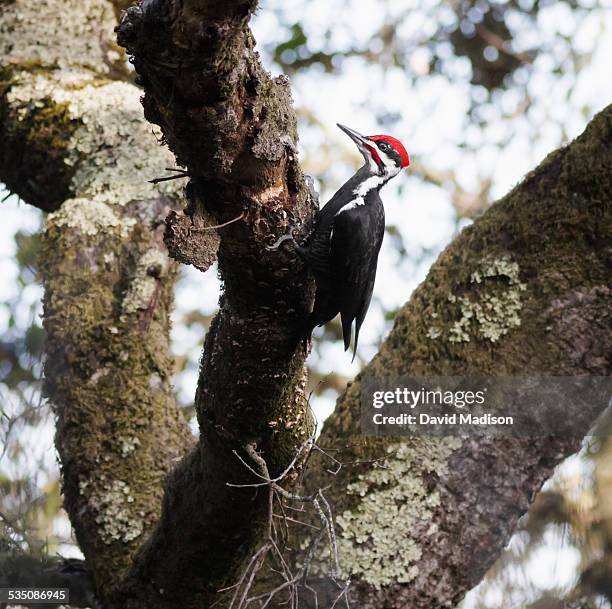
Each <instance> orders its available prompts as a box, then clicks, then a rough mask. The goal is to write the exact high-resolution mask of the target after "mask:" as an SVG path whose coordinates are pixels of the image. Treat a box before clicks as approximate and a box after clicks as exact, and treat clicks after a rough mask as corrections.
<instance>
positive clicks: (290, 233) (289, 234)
mask: <svg viewBox="0 0 612 609" xmlns="http://www.w3.org/2000/svg"><path fill="white" fill-rule="evenodd" d="M296 228H298V226H296V225H295V224H293V223H292V224H290V225H289V231H288V232H287V233H286V234H284V235H283V236H282V237H279V238H278V239H277V240H276V241H275V242H274V243H273V244H272V245H267V246H266V249H267V250H268V251H269V252H274V251H276V250H278V249H279V248H280V246H281V245H282V244H283V243H285V242H286V241H291V242H292V243H293V245H294V246H295V247H296V248H297V247H299V246H298V244H297V242H296V240H295V239H294V237H293V231H294V230H295V229H296Z"/></svg>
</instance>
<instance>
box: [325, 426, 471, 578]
mask: <svg viewBox="0 0 612 609" xmlns="http://www.w3.org/2000/svg"><path fill="white" fill-rule="evenodd" d="M460 446H461V440H460V439H458V438H447V439H445V441H444V442H439V441H438V440H433V441H429V442H423V443H414V444H411V443H410V442H409V441H406V442H401V443H395V444H391V445H389V446H387V448H386V452H387V454H388V457H387V458H386V459H384V460H382V461H380V462H377V463H375V464H374V466H373V467H372V468H371V469H370V470H369V471H367V472H365V473H363V474H360V475H359V476H358V477H357V480H356V481H355V482H351V483H350V484H348V486H347V487H346V492H347V494H348V495H352V496H357V497H359V502H358V503H357V505H356V506H354V507H353V508H352V509H349V510H345V511H344V512H343V513H342V514H341V515H339V516H338V517H337V519H336V522H337V524H338V526H339V543H338V549H339V553H340V566H341V569H342V570H343V576H344V577H353V576H356V577H358V578H360V579H362V580H363V581H365V582H367V583H368V584H371V585H372V586H374V587H375V588H377V589H380V588H381V587H383V586H386V585H389V584H391V583H393V582H397V583H408V582H410V581H411V580H413V579H414V578H415V577H416V575H417V574H418V567H417V566H416V563H417V561H418V560H419V559H420V558H421V556H422V549H421V539H420V536H421V535H423V532H424V531H425V534H432V533H434V532H435V530H436V524H435V523H434V522H433V515H434V511H435V510H434V508H437V507H438V506H439V505H440V496H439V494H438V492H437V491H435V490H434V491H433V492H432V491H431V490H430V489H429V488H428V483H427V482H426V480H425V479H424V478H425V476H436V477H440V476H442V475H443V474H445V473H447V471H448V460H449V457H450V455H451V454H452V453H453V452H454V451H455V450H457V449H458V448H459V447H460ZM421 463H423V464H424V465H423V466H421ZM420 467H423V469H422V470H421V471H419V470H420Z"/></svg>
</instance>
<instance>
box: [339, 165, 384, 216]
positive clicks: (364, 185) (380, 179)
mask: <svg viewBox="0 0 612 609" xmlns="http://www.w3.org/2000/svg"><path fill="white" fill-rule="evenodd" d="M386 180H387V176H386V175H383V176H381V175H374V176H370V177H369V178H367V179H366V180H364V181H363V182H361V183H360V184H359V185H358V186H357V188H355V190H354V191H353V195H354V197H355V198H354V199H352V200H351V201H349V202H348V203H347V204H346V205H343V206H342V207H341V208H340V209H339V210H338V211H337V212H336V216H337V215H338V214H341V213H342V212H345V211H349V209H355V208H356V207H358V206H360V205H365V198H366V196H367V194H368V193H369V192H370V191H372V190H376V189H377V188H378V187H379V186H380V185H381V184H383V183H384V182H385V181H386Z"/></svg>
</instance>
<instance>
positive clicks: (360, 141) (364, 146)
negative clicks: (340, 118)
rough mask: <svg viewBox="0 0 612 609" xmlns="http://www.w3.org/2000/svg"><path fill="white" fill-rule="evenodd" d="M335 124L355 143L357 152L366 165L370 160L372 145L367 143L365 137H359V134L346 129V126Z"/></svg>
mask: <svg viewBox="0 0 612 609" xmlns="http://www.w3.org/2000/svg"><path fill="white" fill-rule="evenodd" d="M336 124H337V125H338V127H340V129H342V131H344V133H346V134H347V135H348V136H349V137H350V138H351V139H352V140H353V141H354V142H355V144H356V145H357V148H359V152H361V154H362V155H363V158H364V159H365V161H366V163H369V162H370V160H371V159H372V153H371V148H372V144H371V143H370V142H369V140H368V138H367V137H365V135H361V133H358V132H357V131H355V130H354V129H351V128H350V127H347V126H346V125H341V124H340V123H336Z"/></svg>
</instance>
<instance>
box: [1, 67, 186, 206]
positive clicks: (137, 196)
mask: <svg viewBox="0 0 612 609" xmlns="http://www.w3.org/2000/svg"><path fill="white" fill-rule="evenodd" d="M15 81H16V84H14V85H13V86H12V87H11V89H10V91H9V93H8V94H7V99H8V101H9V103H10V104H11V107H12V108H13V109H14V110H15V111H16V112H17V115H18V116H25V113H27V112H28V111H30V110H31V108H32V104H33V105H34V107H35V106H36V104H39V105H44V104H46V103H49V101H51V102H52V103H54V104H56V105H63V106H64V105H65V106H66V108H67V109H68V113H69V115H70V117H71V118H72V120H74V121H77V122H78V125H79V126H78V127H77V128H76V129H75V131H74V133H73V135H72V138H71V140H70V142H69V145H68V149H67V151H66V152H67V155H66V159H65V163H66V164H68V165H70V166H71V167H74V169H75V173H74V176H73V178H72V182H71V185H70V189H71V191H72V192H73V193H75V195H77V196H78V197H80V198H88V199H95V200H96V201H100V202H104V203H109V204H113V205H125V204H127V203H129V202H131V201H135V200H142V199H147V198H154V197H158V196H159V195H160V194H162V195H166V196H178V195H179V193H180V189H181V188H182V186H181V184H180V183H179V181H177V180H170V181H167V182H162V183H160V184H158V185H154V184H151V183H149V181H148V180H149V179H151V178H156V177H160V176H162V175H165V174H166V173H167V171H166V167H170V166H172V165H174V163H175V161H174V157H173V155H172V153H171V152H170V151H169V150H168V149H167V148H165V147H162V146H159V145H157V141H156V137H157V138H159V137H161V133H160V131H159V128H157V127H154V126H152V125H151V124H149V123H148V122H147V121H146V120H145V119H144V116H143V111H142V106H141V104H140V91H139V90H138V89H137V88H136V87H134V86H133V85H131V84H129V83H125V82H108V81H99V80H98V81H96V80H92V77H91V74H88V73H87V72H82V71H77V72H68V73H67V74H63V73H62V74H60V75H56V74H51V75H43V74H35V75H30V74H29V73H27V72H23V73H19V74H18V75H17V76H16V77H15ZM151 151H154V154H151Z"/></svg>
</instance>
